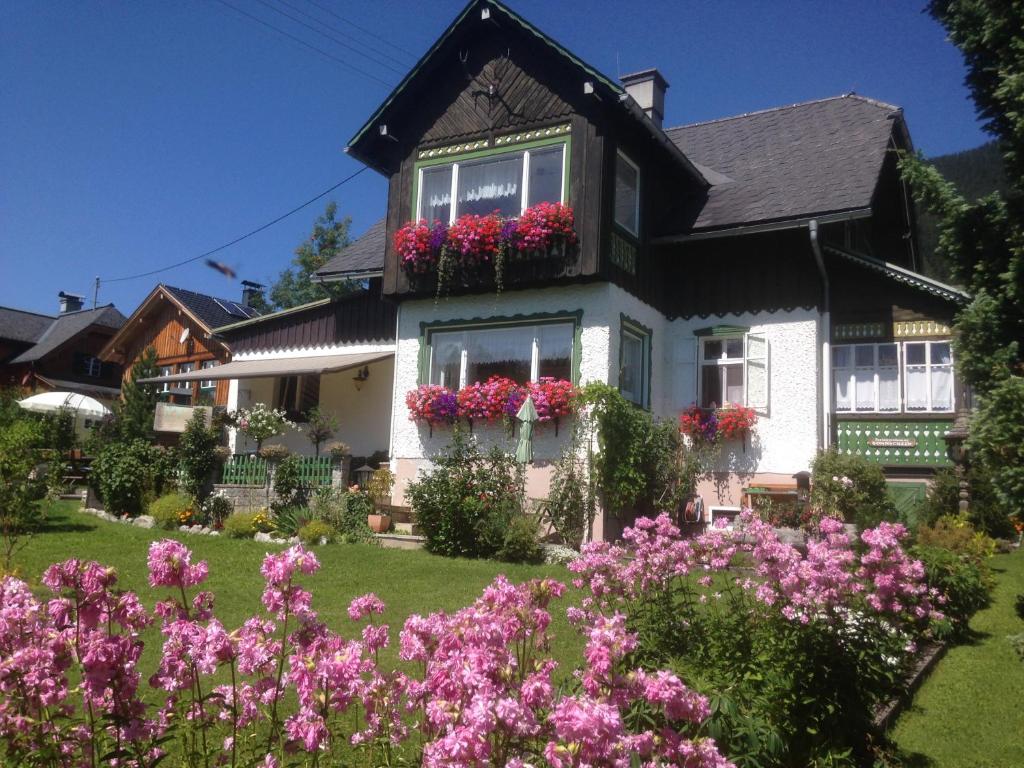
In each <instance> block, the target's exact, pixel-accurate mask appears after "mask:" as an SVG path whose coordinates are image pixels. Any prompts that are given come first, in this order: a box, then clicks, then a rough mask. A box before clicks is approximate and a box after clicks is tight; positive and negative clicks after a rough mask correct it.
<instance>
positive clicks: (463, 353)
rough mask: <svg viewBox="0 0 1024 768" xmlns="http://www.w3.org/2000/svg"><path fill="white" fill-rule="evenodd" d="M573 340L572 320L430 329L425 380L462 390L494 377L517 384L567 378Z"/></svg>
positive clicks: (568, 376)
mask: <svg viewBox="0 0 1024 768" xmlns="http://www.w3.org/2000/svg"><path fill="white" fill-rule="evenodd" d="M574 337H575V325H574V324H573V322H572V321H564V322H548V323H539V324H529V323H522V324H504V325H484V326H476V327H464V328H459V329H455V330H436V331H432V332H431V333H430V335H429V337H428V345H429V370H428V372H427V373H428V375H427V381H428V382H429V383H431V384H440V385H443V386H446V387H450V388H452V389H460V388H461V387H464V386H466V385H467V384H474V383H477V382H480V383H483V382H485V381H487V380H488V379H489V378H491V377H492V376H507V377H508V378H510V379H512V380H513V381H516V382H519V383H524V382H527V381H536V380H538V379H540V378H541V377H544V376H550V377H552V378H555V379H569V380H571V379H572V368H573V366H572V361H573V346H574V343H575V341H574Z"/></svg>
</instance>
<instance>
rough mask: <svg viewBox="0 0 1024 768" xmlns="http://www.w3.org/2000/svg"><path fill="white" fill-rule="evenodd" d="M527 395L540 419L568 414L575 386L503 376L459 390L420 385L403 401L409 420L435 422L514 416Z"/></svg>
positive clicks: (547, 378) (545, 379) (573, 402)
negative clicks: (407, 409)
mask: <svg viewBox="0 0 1024 768" xmlns="http://www.w3.org/2000/svg"><path fill="white" fill-rule="evenodd" d="M527 395H529V396H530V397H532V398H533V404H534V407H535V408H536V409H537V420H538V421H541V422H546V421H553V420H555V419H560V418H562V417H563V416H569V415H570V414H572V413H574V412H575V410H576V399H577V395H578V390H577V389H576V387H575V386H573V383H572V382H571V381H566V380H565V379H556V378H553V377H551V376H541V377H540V379H539V380H538V381H531V382H528V383H527V384H517V383H516V382H514V381H513V380H512V379H510V378H508V377H506V376H491V377H490V378H489V379H488V380H487V381H486V382H484V383H482V384H481V383H480V382H475V383H473V384H469V385H467V386H465V387H463V388H462V389H460V390H459V391H458V392H453V391H452V390H450V389H448V388H447V387H442V386H439V385H433V384H423V385H421V386H419V387H417V388H416V389H414V390H411V391H410V392H408V393H407V394H406V396H405V403H406V405H407V406H408V408H409V418H410V419H411V420H412V421H422V422H424V423H426V424H431V425H434V424H442V423H451V422H453V421H455V419H457V418H463V419H467V420H468V421H471V422H475V421H494V420H497V419H502V418H506V417H507V418H514V417H515V416H516V414H517V413H518V412H519V408H520V406H522V404H523V402H524V401H525V400H526V397H527Z"/></svg>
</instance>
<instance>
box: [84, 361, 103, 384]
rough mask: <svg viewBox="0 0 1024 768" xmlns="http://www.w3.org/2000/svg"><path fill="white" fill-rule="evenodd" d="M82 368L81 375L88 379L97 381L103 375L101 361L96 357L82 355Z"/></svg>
mask: <svg viewBox="0 0 1024 768" xmlns="http://www.w3.org/2000/svg"><path fill="white" fill-rule="evenodd" d="M82 367H83V368H84V369H85V370H84V371H83V375H85V376H88V377H89V378H92V379H98V378H99V377H100V376H102V375H103V361H102V360H100V359H99V358H98V357H96V355H82Z"/></svg>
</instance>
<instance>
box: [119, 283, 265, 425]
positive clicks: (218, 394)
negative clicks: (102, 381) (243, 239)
mask: <svg viewBox="0 0 1024 768" xmlns="http://www.w3.org/2000/svg"><path fill="white" fill-rule="evenodd" d="M247 290H248V289H247ZM250 296H251V294H244V295H243V300H242V301H241V302H237V301H232V300H230V299H222V298H217V297H214V296H208V295H206V294H204V293H197V292H196V291H189V290H185V289H184V288H175V287H174V286H170V285H163V284H160V285H157V286H156V287H155V288H154V289H153V290H152V291H151V292H150V293H149V295H148V296H147V297H146V298H145V299H144V300H143V301H142V303H141V304H140V305H139V307H138V308H137V309H136V310H135V311H134V312H133V313H132V315H131V317H129V318H128V320H127V321H126V322H125V323H124V325H123V326H122V327H121V329H120V330H119V331H118V332H117V334H116V335H114V337H113V338H111V339H110V340H109V341H108V342H107V344H106V345H105V346H104V347H103V349H102V351H101V352H100V357H101V358H102V359H103V360H108V361H111V362H115V363H117V364H118V365H120V366H123V370H124V376H125V377H126V378H127V377H128V376H129V375H130V374H131V369H132V366H133V365H134V364H135V362H136V361H138V360H139V358H141V357H142V355H143V353H144V352H145V351H146V349H147V348H149V347H153V348H154V349H155V350H156V354H157V366H159V368H160V373H161V375H162V376H170V375H172V374H179V373H188V372H190V371H199V372H201V371H204V370H210V369H213V368H215V367H216V366H218V365H221V364H223V363H226V362H227V361H228V360H230V359H231V350H230V348H229V346H228V344H227V342H226V341H225V340H224V339H221V338H218V337H216V336H215V335H214V333H213V329H214V328H216V327H218V326H222V325H228V324H229V323H234V322H238V321H239V320H247V319H250V318H253V317H256V316H257V315H259V312H258V311H257V310H255V309H254V308H252V307H250V306H248V300H249V298H250ZM160 396H161V399H162V400H163V401H164V402H167V403H171V404H174V405H226V404H227V401H228V384H227V382H226V381H224V380H222V379H220V380H218V379H212V378H211V379H202V378H200V379H196V380H191V381H185V382H174V383H170V382H163V383H162V384H161V385H160Z"/></svg>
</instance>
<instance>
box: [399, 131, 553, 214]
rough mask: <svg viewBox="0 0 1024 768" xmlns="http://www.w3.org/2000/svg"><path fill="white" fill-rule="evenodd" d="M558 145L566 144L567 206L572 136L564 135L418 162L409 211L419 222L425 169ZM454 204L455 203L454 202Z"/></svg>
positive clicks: (413, 176)
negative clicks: (421, 174)
mask: <svg viewBox="0 0 1024 768" xmlns="http://www.w3.org/2000/svg"><path fill="white" fill-rule="evenodd" d="M557 144H564V145H565V151H564V152H563V153H562V200H563V201H564V202H565V204H566V205H570V204H571V203H572V201H571V198H570V190H571V186H570V184H569V168H570V160H569V158H570V157H571V155H572V135H571V134H569V133H564V134H561V135H558V136H551V137H549V138H543V139H534V140H533V141H523V142H520V143H518V144H502V145H501V146H499V147H487V148H486V149H478V150H474V151H472V152H463V153H461V154H453V155H446V156H444V157H432V158H429V159H424V160H418V161H417V162H416V164H415V165H414V166H413V175H412V200H411V201H410V207H409V210H410V211H412V219H413V220H418V218H419V205H418V203H419V196H420V171H422V170H423V169H424V168H431V167H435V166H439V165H453V164H454V163H461V162H464V161H467V160H478V159H480V158H483V157H495V156H498V155H507V154H509V153H514V152H522V151H523V150H527V149H539V148H541V147H551V146H555V145H557ZM453 204H454V201H453Z"/></svg>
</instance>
